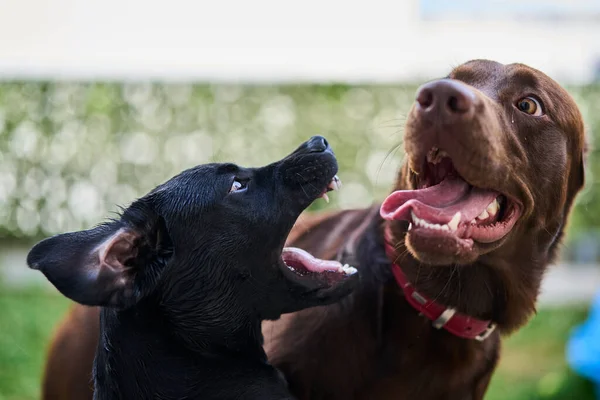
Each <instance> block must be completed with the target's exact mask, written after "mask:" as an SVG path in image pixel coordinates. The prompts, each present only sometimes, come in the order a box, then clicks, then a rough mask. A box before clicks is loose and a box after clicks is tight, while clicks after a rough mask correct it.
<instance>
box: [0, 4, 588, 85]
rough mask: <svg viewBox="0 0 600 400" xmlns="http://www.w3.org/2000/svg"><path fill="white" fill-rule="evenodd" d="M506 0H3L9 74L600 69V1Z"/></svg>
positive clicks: (226, 77)
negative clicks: (495, 64) (489, 66)
mask: <svg viewBox="0 0 600 400" xmlns="http://www.w3.org/2000/svg"><path fill="white" fill-rule="evenodd" d="M471 3H473V4H471ZM524 3H525V5H526V6H527V7H528V8H527V7H525V6H524ZM498 4H499V1H498V0H489V1H485V2H482V1H478V2H473V0H471V1H465V0H463V1H456V2H452V1H446V0H403V1H398V0H369V1H367V0H360V1H353V2H347V1H342V0H303V1H285V2H282V1H277V0H253V1H245V0H219V1H196V0H169V1H166V0H86V1H79V0H53V1H47V0H4V1H3V2H2V13H0V78H2V79H11V78H50V79H119V80H121V79H136V80H138V79H161V80H202V81H249V82H275V81H312V82H321V81H346V82H356V81H367V82H379V81H406V80H422V79H431V78H433V77H437V76H440V75H444V74H446V73H447V72H448V70H449V69H450V68H451V66H453V65H456V64H459V63H461V62H464V61H466V60H468V59H472V58H491V59H496V60H498V61H501V62H514V61H519V62H524V63H527V64H530V65H532V66H534V67H537V68H539V69H542V70H543V71H545V72H547V73H548V74H550V75H551V76H553V77H555V78H556V79H559V80H561V81H563V82H565V83H580V82H589V81H590V80H592V79H593V78H594V76H595V75H596V74H598V69H599V68H600V22H599V20H598V15H597V13H595V12H592V11H594V10H596V11H597V10H599V9H600V7H598V0H585V1H584V0H574V1H568V2H567V1H566V0H552V1H548V0H546V1H541V0H530V1H528V2H522V1H521V2H517V1H503V2H501V5H500V6H498ZM474 5H477V7H475V6H474ZM586 5H587V6H586ZM459 6H460V7H459ZM533 6H536V7H537V8H536V7H533ZM559 6H561V7H562V8H561V7H559ZM461 7H462V8H461ZM511 7H512V8H511ZM513 8H515V9H516V11H518V12H516V13H514V12H513V13H511V12H510V11H511V10H512V9H513ZM497 10H507V11H506V12H504V13H499V12H497ZM540 10H549V11H552V10H558V11H557V13H558V17H560V18H557V16H556V15H553V14H552V13H550V14H548V13H545V14H543V15H541V13H540ZM565 10H566V11H565ZM590 10H591V11H590ZM475 11H477V12H475ZM567 11H568V12H567ZM561 13H563V14H561ZM546 14H548V15H546ZM542 17H544V18H542Z"/></svg>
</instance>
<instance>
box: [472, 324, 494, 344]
mask: <svg viewBox="0 0 600 400" xmlns="http://www.w3.org/2000/svg"><path fill="white" fill-rule="evenodd" d="M494 330H496V324H495V323H493V322H492V323H491V324H489V325H488V327H487V328H486V330H485V331H483V332H481V333H480V334H479V335H477V336H475V340H477V341H478V342H483V341H484V340H485V339H487V338H488V337H489V336H490V335H491V334H492V332H494Z"/></svg>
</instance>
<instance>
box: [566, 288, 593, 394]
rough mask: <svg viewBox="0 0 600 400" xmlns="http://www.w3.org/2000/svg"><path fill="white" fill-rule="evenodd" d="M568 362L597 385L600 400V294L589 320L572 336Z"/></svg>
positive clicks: (568, 347)
mask: <svg viewBox="0 0 600 400" xmlns="http://www.w3.org/2000/svg"><path fill="white" fill-rule="evenodd" d="M567 362H568V363H569V364H570V365H571V368H573V370H575V372H577V373H578V374H579V375H581V376H584V377H586V378H587V379H589V380H591V381H592V382H593V383H594V384H595V386H596V398H597V399H599V400H600V292H598V293H597V294H596V297H595V298H594V301H593V302H592V306H591V308H590V314H589V316H588V319H587V320H586V321H585V322H584V323H583V324H581V325H580V326H578V327H577V328H575V330H574V331H573V333H572V334H571V338H570V339H569V342H568V343H567Z"/></svg>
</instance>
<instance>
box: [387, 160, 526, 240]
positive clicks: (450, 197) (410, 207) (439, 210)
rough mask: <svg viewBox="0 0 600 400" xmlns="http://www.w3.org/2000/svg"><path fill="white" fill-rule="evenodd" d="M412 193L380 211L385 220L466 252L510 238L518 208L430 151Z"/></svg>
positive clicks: (394, 195) (401, 193)
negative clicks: (447, 240) (457, 244)
mask: <svg viewBox="0 0 600 400" xmlns="http://www.w3.org/2000/svg"><path fill="white" fill-rule="evenodd" d="M417 184H418V186H417V187H418V188H419V189H416V190H398V191H396V192H394V193H392V194H390V195H389V196H388V197H387V198H386V199H385V201H384V202H383V204H382V206H381V215H382V216H383V218H384V219H387V220H403V221H408V222H410V223H411V225H410V226H409V229H413V230H418V231H419V234H423V235H427V236H431V237H440V238H444V237H446V238H450V237H453V238H455V239H459V240H460V242H461V244H462V245H463V246H464V247H472V245H473V241H477V242H480V243H492V242H495V241H498V240H500V239H502V238H503V237H504V236H506V235H507V234H508V232H510V230H511V229H512V227H513V226H514V224H515V222H516V221H517V219H518V218H519V216H520V210H521V207H520V206H519V205H518V203H517V202H515V201H513V200H511V199H510V198H509V197H507V196H506V195H504V194H502V193H500V192H498V191H495V190H491V189H482V188H478V187H474V186H472V185H470V184H469V183H468V182H467V181H465V180H464V179H463V178H462V177H461V176H460V174H459V173H458V172H457V171H456V169H455V168H454V165H453V163H452V160H451V159H450V158H449V157H448V156H447V155H446V154H445V153H444V152H440V151H439V150H438V149H436V148H434V149H432V150H431V151H430V152H429V154H428V156H427V160H426V161H425V165H424V168H423V171H422V173H421V174H420V175H419V176H418V179H417Z"/></svg>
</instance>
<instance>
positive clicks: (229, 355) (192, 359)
mask: <svg viewBox="0 0 600 400" xmlns="http://www.w3.org/2000/svg"><path fill="white" fill-rule="evenodd" d="M100 322H101V324H100V325H101V328H100V340H99V344H98V349H97V353H96V359H95V362H94V380H95V385H96V392H95V393H96V398H97V399H108V398H110V399H115V398H123V399H125V398H133V397H128V394H130V395H132V396H134V395H135V397H141V398H152V397H155V395H156V394H159V393H160V394H162V395H163V396H164V397H165V398H184V397H185V398H188V397H189V398H197V397H198V396H200V392H198V390H201V391H206V390H208V389H207V387H210V386H211V385H216V386H218V383H217V382H218V380H219V376H215V375H219V374H223V372H226V373H228V374H232V375H233V376H235V374H236V369H242V370H243V369H244V368H246V369H248V368H258V369H260V368H262V367H267V368H269V367H268V365H267V363H266V355H265V353H264V350H263V348H262V334H261V331H260V319H259V318H250V317H248V318H246V319H244V320H243V321H241V320H240V321H237V323H236V326H235V328H236V329H233V330H230V331H219V334H215V333H214V332H211V330H210V327H208V328H207V329H204V330H203V329H195V328H194V330H195V331H196V332H197V334H196V335H195V336H193V337H191V336H189V335H187V334H185V333H186V332H180V331H181V330H182V329H187V328H189V327H182V326H177V325H174V324H173V323H172V322H171V321H170V319H169V317H168V316H167V315H165V314H164V313H163V312H161V308H160V307H159V302H158V300H156V299H152V298H150V299H145V300H144V301H142V302H141V303H140V304H138V305H136V306H134V307H132V308H131V309H128V310H124V311H117V310H114V309H106V308H105V309H102V311H101V315H100ZM257 366H258V367H257ZM218 371H220V372H218ZM216 386H215V387H216ZM140 391H141V392H140Z"/></svg>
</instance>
